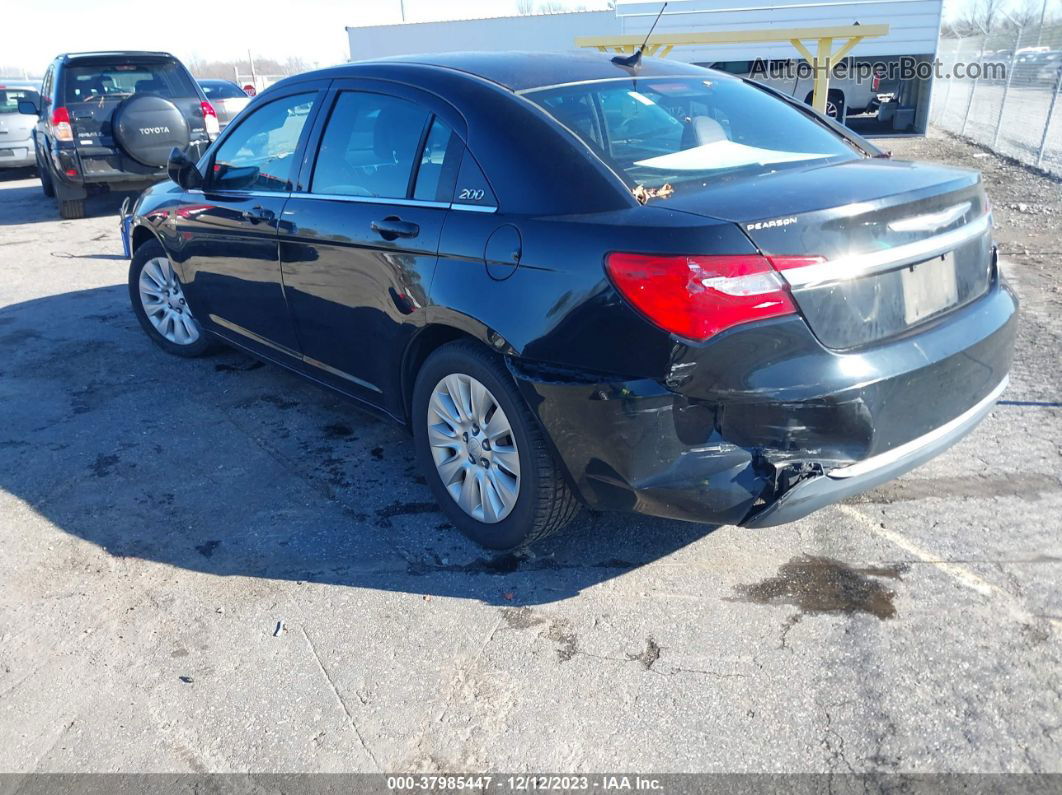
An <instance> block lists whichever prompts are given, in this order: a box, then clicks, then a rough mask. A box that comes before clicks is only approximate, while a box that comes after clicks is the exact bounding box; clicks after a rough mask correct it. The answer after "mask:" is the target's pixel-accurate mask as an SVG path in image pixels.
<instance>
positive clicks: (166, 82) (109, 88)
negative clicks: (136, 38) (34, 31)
mask: <svg viewBox="0 0 1062 795" xmlns="http://www.w3.org/2000/svg"><path fill="white" fill-rule="evenodd" d="M63 81H64V87H63V96H64V100H63V101H64V102H65V103H67V104H70V103H74V102H89V101H91V100H94V99H99V98H108V97H114V98H116V99H122V98H124V97H128V96H131V95H132V94H157V95H158V96H160V97H165V98H166V99H179V98H185V97H195V96H197V95H198V91H196V88H195V86H194V85H193V83H192V79H191V78H190V77H189V76H188V74H187V72H185V71H184V69H182V68H181V67H180V66H179V65H177V64H176V63H174V62H173V61H155V62H145V63H122V64H108V63H90V64H74V65H72V66H68V67H67V68H66V70H65V71H64V77H63Z"/></svg>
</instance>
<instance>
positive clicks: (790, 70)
mask: <svg viewBox="0 0 1062 795" xmlns="http://www.w3.org/2000/svg"><path fill="white" fill-rule="evenodd" d="M759 63H760V64H761V65H762V66H763V67H764V68H763V69H755V71H754V67H755V65H756V61H719V62H716V63H713V64H700V66H711V68H712V69H719V70H720V71H723V72H728V73H730V74H732V75H740V76H741V77H748V78H750V79H752V80H755V81H756V82H757V83H763V84H764V85H767V86H770V87H771V88H773V89H776V90H777V91H781V92H782V93H783V94H789V95H790V96H792V97H796V98H797V99H800V100H803V101H804V102H806V103H808V104H809V105H810V104H811V96H812V91H813V89H814V87H815V76H814V73H813V72H812V70H811V67H810V65H808V63H807V62H806V61H802V60H800V59H797V58H793V59H785V58H782V59H772V60H770V61H760V62H759ZM880 84H881V79H880V77H878V76H877V75H875V74H874V73H873V72H872V71H871V70H870V62H869V61H868V62H861V61H852V59H850V58H846V59H844V62H843V63H842V64H840V65H838V67H836V68H835V71H834V74H832V75H830V89H829V91H828V93H827V95H826V115H827V116H829V117H830V118H832V119H837V120H838V121H844V119H845V117H846V116H854V115H857V114H860V113H865V112H867V111H868V110H872V109H873V108H874V107H875V106H876V103H877V95H878V91H879V89H880Z"/></svg>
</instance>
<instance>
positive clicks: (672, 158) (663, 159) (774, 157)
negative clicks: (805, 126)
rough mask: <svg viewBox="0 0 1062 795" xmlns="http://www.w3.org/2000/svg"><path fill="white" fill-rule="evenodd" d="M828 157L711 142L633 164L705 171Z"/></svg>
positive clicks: (675, 169)
mask: <svg viewBox="0 0 1062 795" xmlns="http://www.w3.org/2000/svg"><path fill="white" fill-rule="evenodd" d="M822 157H829V155H821V154H811V153H809V152H780V151H778V150H777V149H762V148H760V147H758V146H746V145H745V144H739V143H735V142H734V141H712V143H710V144H702V145H701V146H695V147H693V148H692V149H683V150H682V151H681V152H672V153H671V154H668V155H660V156H659V157H651V158H649V159H648V160H639V161H637V162H636V163H635V164H634V165H636V166H643V167H645V168H658V169H661V170H662V171H708V170H711V169H714V168H735V167H737V166H750V165H752V164H754V163H758V164H760V165H766V164H768V163H789V162H792V161H793V160H815V159H816V158H822Z"/></svg>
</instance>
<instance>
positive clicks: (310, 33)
mask: <svg viewBox="0 0 1062 795" xmlns="http://www.w3.org/2000/svg"><path fill="white" fill-rule="evenodd" d="M3 5H4V12H3V14H0V16H2V17H3V28H4V34H3V37H2V38H3V45H2V47H0V65H2V66H24V67H26V68H28V69H29V70H30V71H31V72H37V73H41V72H43V71H44V68H45V66H47V64H48V62H49V61H50V60H51V59H52V58H54V57H55V56H56V55H58V54H59V53H61V52H76V51H79V50H167V51H169V52H172V53H174V54H175V55H177V56H178V57H179V58H181V59H182V60H186V59H187V60H191V59H194V58H203V59H207V60H233V59H236V58H246V57H247V48H248V47H250V48H252V50H253V51H254V52H255V53H257V54H259V55H262V56H266V57H270V58H276V59H278V60H281V61H283V60H285V59H286V58H288V57H289V56H298V57H301V58H303V59H304V60H305V61H306V62H307V63H309V64H310V65H313V64H314V63H315V62H317V63H319V64H320V65H322V66H324V65H326V64H331V63H336V62H339V61H345V60H346V59H347V57H348V55H349V50H348V48H347V36H346V32H345V30H344V28H345V27H346V26H347V25H376V24H388V23H392V22H399V21H401V16H400V0H245V1H243V2H235V1H234V0H199V1H198V2H190V3H181V2H176V3H152V2H147V1H146V0H4V3H3ZM404 5H405V14H406V19H407V20H409V21H430V20H437V19H457V18H470V17H487V16H505V15H508V14H515V13H516V0H404ZM536 5H537V2H536ZM567 5H569V6H574V5H585V6H586V7H587V8H604V7H605V5H606V4H605V0H572V1H571V2H568V3H567ZM12 15H13V18H12ZM18 31H26V33H27V35H19V33H18Z"/></svg>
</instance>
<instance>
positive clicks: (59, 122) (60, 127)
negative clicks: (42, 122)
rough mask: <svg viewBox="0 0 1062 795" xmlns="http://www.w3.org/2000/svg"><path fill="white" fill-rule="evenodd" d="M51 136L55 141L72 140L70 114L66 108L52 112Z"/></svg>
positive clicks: (72, 130)
mask: <svg viewBox="0 0 1062 795" xmlns="http://www.w3.org/2000/svg"><path fill="white" fill-rule="evenodd" d="M52 135H54V136H55V140H57V141H73V140H74V128H73V127H71V126H70V114H69V113H67V112H66V108H63V107H59V108H56V109H55V110H53V111H52Z"/></svg>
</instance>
